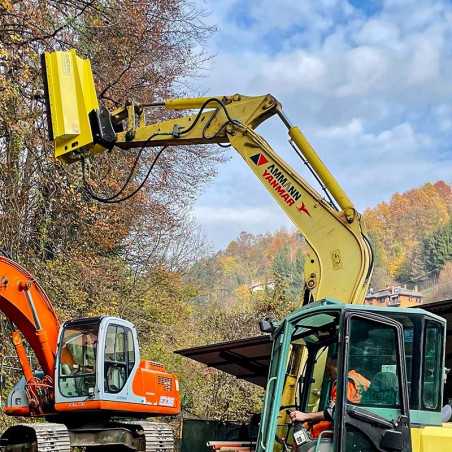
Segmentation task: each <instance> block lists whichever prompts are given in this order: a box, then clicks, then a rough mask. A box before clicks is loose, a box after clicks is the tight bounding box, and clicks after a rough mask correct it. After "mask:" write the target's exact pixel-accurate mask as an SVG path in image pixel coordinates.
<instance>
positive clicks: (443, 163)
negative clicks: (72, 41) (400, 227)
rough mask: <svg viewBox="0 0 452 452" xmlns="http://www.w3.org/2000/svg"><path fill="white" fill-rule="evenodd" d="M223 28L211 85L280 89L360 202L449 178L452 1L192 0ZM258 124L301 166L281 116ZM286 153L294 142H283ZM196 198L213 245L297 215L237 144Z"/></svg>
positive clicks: (204, 82) (216, 90)
mask: <svg viewBox="0 0 452 452" xmlns="http://www.w3.org/2000/svg"><path fill="white" fill-rule="evenodd" d="M196 4H197V5H198V6H199V7H202V8H204V9H206V10H208V11H210V15H209V16H208V17H207V18H206V21H207V22H208V23H210V24H215V25H217V26H218V28H219V31H218V32H217V33H216V34H215V35H214V36H213V38H212V39H211V41H210V48H209V51H210V52H211V53H212V54H215V57H214V58H213V59H212V60H211V61H210V62H209V64H208V72H207V76H206V78H205V79H201V80H199V81H198V82H197V83H198V84H199V85H200V86H202V90H203V92H204V93H206V94H207V95H223V94H233V93H236V92H239V93H241V94H246V95H258V94H265V93H267V92H269V93H271V94H273V95H274V96H275V97H276V98H278V100H279V101H280V102H281V103H282V104H283V107H284V111H285V112H286V114H287V115H288V116H289V118H290V119H291V121H292V122H293V123H294V124H297V125H298V126H299V127H300V128H301V130H302V131H303V133H304V134H305V135H306V137H307V138H308V140H309V141H310V142H311V144H312V145H313V146H314V148H315V149H316V151H317V152H318V154H319V155H320V156H321V158H322V159H323V160H324V162H325V163H326V164H327V166H328V167H329V169H330V170H331V172H332V173H333V174H334V175H335V177H336V178H337V179H338V180H339V182H340V183H341V185H342V186H343V188H344V189H345V191H346V192H347V194H348V195H349V197H350V198H351V199H352V200H353V201H354V203H355V204H356V206H357V207H358V209H359V210H361V211H363V210H364V209H366V208H367V207H374V206H375V205H376V204H377V203H378V202H380V201H387V200H389V198H390V197H391V195H392V194H393V193H395V192H404V191H406V190H409V189H410V188H414V187H419V186H421V185H422V184H423V183H425V182H427V181H430V182H435V181H437V180H440V179H442V180H445V181H446V182H449V183H450V182H452V2H450V1H433V0H423V1H421V2H420V1H415V0H390V1H383V0H381V1H380V0H369V1H360V0H348V1H345V0H316V1H314V0H312V1H308V0H304V1H296V0H278V1H275V0H248V1H246V0H241V1H239V0H196ZM258 131H260V133H261V134H262V135H263V136H264V137H265V138H266V139H267V141H269V142H270V144H271V145H272V147H273V148H274V149H275V150H277V152H278V153H281V154H282V156H283V158H285V159H286V160H287V161H288V162H289V163H290V164H291V165H292V166H293V167H294V168H295V169H297V171H298V172H299V173H300V174H302V175H303V176H306V174H305V172H304V171H305V170H304V168H303V167H302V165H301V164H300V163H298V161H297V160H296V159H295V158H294V156H293V155H292V154H293V153H292V152H291V149H290V147H289V146H288V144H287V135H286V130H285V127H284V126H283V125H282V124H281V123H279V122H278V120H276V119H275V120H274V119H272V120H270V121H269V123H268V124H265V125H263V126H261V127H260V128H259V129H258ZM286 152H287V153H286ZM230 153H231V159H230V161H229V162H228V163H226V164H224V165H221V166H220V167H219V168H218V176H217V177H216V178H215V180H214V181H213V182H212V183H211V184H210V185H209V186H207V187H206V189H205V191H204V192H203V193H202V194H201V196H200V198H199V199H198V200H197V202H196V203H195V206H194V212H195V216H196V218H197V220H198V222H199V224H200V225H201V227H202V228H203V230H204V232H205V234H206V236H207V239H208V240H209V241H210V242H212V243H213V245H214V247H215V249H223V248H225V247H226V246H227V244H228V243H229V242H230V241H231V240H233V239H235V238H236V237H237V235H238V234H239V233H240V232H241V231H248V232H252V233H255V234H256V233H264V232H267V231H270V232H273V231H275V230H276V229H278V228H280V227H283V226H284V227H287V228H291V227H292V226H291V223H290V222H289V220H287V219H286V217H285V215H284V213H283V212H282V211H280V209H279V207H278V206H277V205H276V204H275V202H274V201H273V199H272V198H271V197H270V195H269V194H268V193H267V192H266V190H265V189H264V187H263V186H262V185H261V184H260V182H259V181H257V180H255V176H254V175H253V174H252V173H251V171H250V170H249V169H248V168H247V166H246V165H245V163H243V162H242V161H241V159H240V158H239V157H238V156H237V155H236V154H234V151H233V150H231V151H230Z"/></svg>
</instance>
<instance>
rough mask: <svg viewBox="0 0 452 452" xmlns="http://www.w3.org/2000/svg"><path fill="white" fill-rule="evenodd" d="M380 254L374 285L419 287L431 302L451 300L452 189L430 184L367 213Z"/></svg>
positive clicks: (365, 214)
mask: <svg viewBox="0 0 452 452" xmlns="http://www.w3.org/2000/svg"><path fill="white" fill-rule="evenodd" d="M364 218H365V222H366V225H367V228H368V233H369V236H370V239H371V242H372V244H373V247H374V250H375V255H376V268H375V271H374V277H373V279H372V283H371V284H372V286H373V287H374V288H375V289H377V290H378V289H380V288H383V287H386V286H390V285H394V284H401V285H404V284H407V285H409V286H414V285H417V286H418V287H419V289H420V290H421V291H423V292H424V294H425V299H426V301H432V300H440V299H446V298H448V297H449V298H452V287H451V285H450V277H449V276H450V272H451V269H450V267H451V265H452V187H451V185H450V184H447V183H445V182H443V181H438V182H436V183H426V184H425V185H423V186H422V187H420V188H415V189H412V190H409V191H407V192H406V193H403V194H400V193H396V194H394V195H393V196H392V197H391V199H390V200H389V201H388V202H382V203H380V204H378V205H377V206H376V207H375V208H373V209H367V210H366V211H365V212H364Z"/></svg>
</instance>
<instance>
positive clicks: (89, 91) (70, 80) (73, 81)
mask: <svg viewBox="0 0 452 452" xmlns="http://www.w3.org/2000/svg"><path fill="white" fill-rule="evenodd" d="M42 70H43V78H44V87H45V92H46V97H47V99H46V100H47V115H48V123H49V138H50V140H53V141H54V146H55V157H57V158H58V159H60V160H63V161H64V162H66V163H71V162H73V161H75V160H77V159H78V158H80V155H79V153H77V154H78V155H76V154H74V151H76V150H77V149H81V148H84V147H85V148H89V149H90V152H91V153H92V147H93V132H92V130H91V125H90V120H89V113H90V112H91V111H92V110H98V109H99V104H98V101H97V96H96V89H95V87H94V80H93V74H92V72H91V65H90V62H89V60H84V59H82V58H80V57H78V56H77V55H76V53H75V50H70V51H68V52H52V53H44V54H43V55H42Z"/></svg>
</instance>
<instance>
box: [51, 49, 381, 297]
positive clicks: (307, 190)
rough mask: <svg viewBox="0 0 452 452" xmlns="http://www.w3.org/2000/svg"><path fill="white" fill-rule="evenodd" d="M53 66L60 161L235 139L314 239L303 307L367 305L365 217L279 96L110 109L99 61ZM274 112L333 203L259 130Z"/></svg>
mask: <svg viewBox="0 0 452 452" xmlns="http://www.w3.org/2000/svg"><path fill="white" fill-rule="evenodd" d="M43 70H44V80H45V85H46V92H47V99H48V104H49V125H50V127H51V130H52V131H53V132H52V140H53V141H54V144H55V155H56V157H57V158H59V159H60V160H62V161H64V162H66V163H72V162H75V161H77V160H79V159H81V158H85V157H88V156H92V155H93V154H95V153H97V152H101V151H103V150H106V149H109V148H112V147H113V146H117V147H119V148H121V149H125V150H126V149H130V148H137V147H138V148H141V147H157V146H182V145H193V144H211V143H218V144H231V145H232V146H233V147H234V148H235V149H236V150H237V152H238V153H239V154H240V155H241V156H242V158H243V159H244V161H245V162H246V164H247V165H248V166H249V167H250V168H251V170H252V171H253V172H254V174H256V176H257V177H258V179H259V180H260V181H261V183H262V184H263V185H264V186H265V187H266V188H267V190H268V191H269V192H270V194H271V195H272V196H273V197H274V198H275V200H276V202H277V203H278V204H279V205H280V207H281V208H282V209H283V211H284V212H285V213H286V214H287V215H288V216H289V218H290V219H291V220H292V222H293V223H294V224H295V226H296V227H297V228H298V230H299V231H300V232H301V234H302V235H303V236H304V237H305V239H306V242H307V244H308V257H307V259H306V264H305V282H306V290H305V297H304V301H303V304H305V303H308V302H311V301H316V300H320V299H323V298H325V297H330V298H334V299H336V300H339V301H342V302H344V303H355V304H362V303H363V302H364V297H365V294H366V291H367V288H368V284H369V279H370V276H371V271H372V261H373V259H372V250H371V247H370V244H369V241H368V239H367V238H366V235H365V231H364V226H363V224H362V222H361V215H360V214H359V213H358V212H357V211H356V209H355V207H354V206H353V203H352V202H351V201H350V199H349V198H348V197H347V195H346V194H345V192H344V191H343V190H342V188H341V187H340V185H339V184H338V182H337V181H336V180H335V178H334V177H333V176H332V175H331V173H330V172H329V171H328V169H327V168H326V166H325V165H324V164H323V162H322V161H321V159H320V158H319V156H318V155H317V154H316V153H315V151H314V150H313V148H312V147H311V146H310V144H309V143H308V141H307V140H306V138H305V137H304V136H303V134H302V133H301V131H300V130H299V129H298V127H295V126H293V125H292V124H291V123H290V121H289V120H288V119H287V117H286V116H285V115H284V113H283V112H282V106H281V104H280V103H279V102H278V101H277V100H276V99H275V98H274V97H273V96H271V95H270V94H267V95H264V96H256V97H247V96H242V95H240V94H235V95H233V96H221V97H208V98H207V97H203V98H192V99H170V100H166V101H163V102H157V103H153V104H147V105H143V104H137V103H135V102H133V101H129V102H128V103H127V104H126V105H125V106H124V107H121V108H118V109H116V110H114V111H112V112H108V111H107V110H106V109H105V108H102V109H99V108H98V101H97V97H96V94H95V88H94V83H93V77H92V74H91V69H90V66H89V62H88V61H87V60H82V59H81V58H79V57H78V56H76V54H75V51H73V50H71V51H70V52H53V53H46V54H44V55H43ZM152 108H154V109H155V108H165V109H168V110H189V111H191V112H194V113H192V114H188V115H186V116H181V117H179V118H176V119H171V120H168V121H163V122H160V123H156V124H146V112H147V111H149V109H152ZM274 115H278V116H279V117H280V119H281V120H282V122H283V123H284V125H285V126H286V127H287V128H288V134H289V137H290V141H291V143H292V145H293V147H294V148H295V150H296V151H297V152H298V153H299V155H300V156H301V157H302V159H303V160H304V161H305V163H307V164H308V165H309V166H310V168H311V169H312V172H313V173H314V175H315V176H316V178H317V179H318V180H319V182H320V183H321V185H323V186H324V188H325V189H326V190H327V191H328V192H329V195H330V199H329V200H327V199H326V198H325V197H324V196H322V195H320V194H319V193H318V192H317V191H316V190H315V189H314V188H312V187H311V185H309V184H308V183H307V182H306V181H305V180H304V179H303V178H302V177H301V176H300V175H298V174H297V173H296V172H295V171H294V170H293V169H292V168H291V167H290V166H289V165H288V164H287V163H286V162H285V161H284V160H282V159H281V157H279V156H278V154H277V153H276V152H275V151H274V150H273V149H272V148H271V147H270V146H269V144H268V143H267V142H266V141H265V140H264V139H263V138H262V137H261V136H260V135H259V134H257V133H256V131H255V129H256V127H257V126H259V124H261V123H262V122H263V121H265V120H266V119H268V118H270V117H272V116H274ZM333 200H334V202H335V203H337V205H338V206H339V207H338V208H337V209H335V208H333V202H332V201H333Z"/></svg>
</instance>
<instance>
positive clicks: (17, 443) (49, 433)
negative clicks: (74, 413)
mask: <svg viewBox="0 0 452 452" xmlns="http://www.w3.org/2000/svg"><path fill="white" fill-rule="evenodd" d="M0 451H1V452H54V451H55V452H71V444H70V438H69V432H68V430H67V428H66V427H65V426H64V425H62V424H51V423H47V422H42V423H34V424H17V425H14V426H13V427H10V428H9V429H7V430H6V431H5V432H4V433H3V435H2V436H1V439H0Z"/></svg>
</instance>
